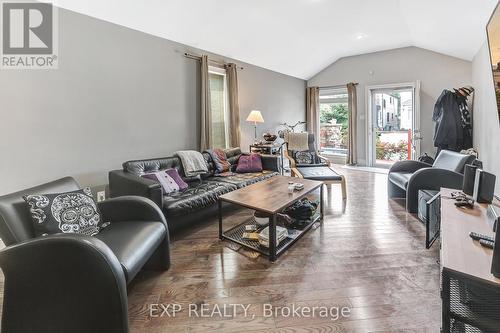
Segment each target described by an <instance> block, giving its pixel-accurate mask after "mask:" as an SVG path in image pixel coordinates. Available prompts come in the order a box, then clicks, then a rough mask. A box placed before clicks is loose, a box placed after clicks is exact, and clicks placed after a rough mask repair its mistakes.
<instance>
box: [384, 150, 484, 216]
mask: <svg viewBox="0 0 500 333" xmlns="http://www.w3.org/2000/svg"><path fill="white" fill-rule="evenodd" d="M474 160H475V157H474V156H472V155H465V154H460V153H457V152H453V151H449V150H442V151H441V152H440V153H439V155H438V157H437V158H436V160H435V161H434V164H432V165H431V164H427V163H423V162H419V161H401V162H396V163H394V165H393V166H392V167H391V169H390V170H389V180H388V182H387V190H388V194H389V197H390V198H406V210H407V211H408V212H409V213H416V212H417V210H418V191H419V190H421V189H423V190H436V191H439V190H440V189H441V187H447V188H453V189H461V188H462V182H463V171H464V167H465V165H466V164H469V163H472V162H473V161H474Z"/></svg>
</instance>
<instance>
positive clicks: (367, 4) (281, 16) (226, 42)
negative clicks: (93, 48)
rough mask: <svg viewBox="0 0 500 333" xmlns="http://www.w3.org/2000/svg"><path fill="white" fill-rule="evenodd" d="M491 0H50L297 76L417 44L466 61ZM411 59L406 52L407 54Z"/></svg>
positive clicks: (477, 40) (482, 31) (305, 76)
mask: <svg viewBox="0 0 500 333" xmlns="http://www.w3.org/2000/svg"><path fill="white" fill-rule="evenodd" d="M496 3H497V0H143V1H138V0H101V1H88V0H57V1H56V4H57V5H58V6H60V7H62V8H66V9H70V10H73V11H76V12H79V13H82V14H86V15H90V16H93V17H96V18H99V19H102V20H106V21H109V22H113V23H116V24H120V25H123V26H126V27H129V28H133V29H136V30H139V31H143V32H146V33H149V34H152V35H155V36H159V37H163V38H167V39H170V40H173V41H176V42H180V43H183V44H187V45H189V46H192V47H196V48H199V49H204V50H207V51H209V52H213V53H217V54H220V55H222V56H225V57H230V58H234V59H237V60H240V61H244V62H247V63H250V64H254V65H257V66H260V67H264V68H267V69H271V70H274V71H277V72H280V73H284V74H288V75H291V76H295V77H298V78H302V79H308V78H310V77H312V76H313V75H314V74H316V73H318V72H319V71H321V70H322V69H323V68H325V67H326V66H328V65H329V64H331V63H333V62H335V61H336V60H338V59H339V58H341V57H345V56H351V55H357V54H363V53H368V52H375V51H382V50H387V49H393V48H399V47H405V46H417V47H421V48H426V49H429V50H432V51H436V52H440V53H444V54H447V55H451V56H455V57H458V58H462V59H466V60H471V59H472V57H473V56H474V54H475V53H476V52H477V50H478V49H479V47H480V46H481V45H482V43H483V42H484V36H485V25H486V23H487V21H488V19H489V17H490V14H491V12H492V11H493V9H494V7H495V5H496ZM408 61H411V59H408Z"/></svg>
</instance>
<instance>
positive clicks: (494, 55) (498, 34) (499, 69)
mask: <svg viewBox="0 0 500 333" xmlns="http://www.w3.org/2000/svg"><path fill="white" fill-rule="evenodd" d="M486 33H487V35H488V45H489V47H490V60H491V67H492V70H493V83H494V85H495V94H496V97H497V112H498V120H499V123H500V7H499V5H498V4H497V6H496V8H495V10H494V11H493V14H492V15H491V17H490V20H489V22H488V25H487V26H486Z"/></svg>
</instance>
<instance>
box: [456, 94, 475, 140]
mask: <svg viewBox="0 0 500 333" xmlns="http://www.w3.org/2000/svg"><path fill="white" fill-rule="evenodd" d="M454 95H455V97H456V99H457V104H458V109H459V111H460V119H461V124H462V132H463V145H462V149H469V148H472V121H471V114H470V111H469V107H468V105H467V97H465V96H463V95H460V94H454Z"/></svg>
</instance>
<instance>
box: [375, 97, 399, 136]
mask: <svg viewBox="0 0 500 333" xmlns="http://www.w3.org/2000/svg"><path fill="white" fill-rule="evenodd" d="M399 103H400V97H399V96H394V95H389V94H384V93H382V94H376V95H375V107H376V108H377V126H378V128H379V129H383V130H385V131H391V130H397V129H399V114H398V109H399Z"/></svg>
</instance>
